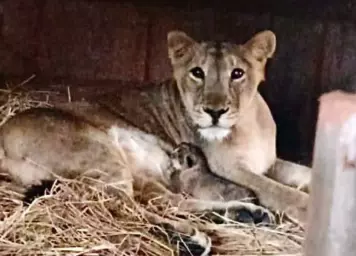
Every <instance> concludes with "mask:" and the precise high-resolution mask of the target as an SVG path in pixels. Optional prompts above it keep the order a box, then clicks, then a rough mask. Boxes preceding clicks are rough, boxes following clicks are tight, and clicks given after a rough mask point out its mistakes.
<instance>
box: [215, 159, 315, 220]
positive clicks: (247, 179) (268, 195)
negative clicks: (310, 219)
mask: <svg viewBox="0 0 356 256" xmlns="http://www.w3.org/2000/svg"><path fill="white" fill-rule="evenodd" d="M218 175H219V176H220V177H222V178H224V179H227V180H230V181H232V182H234V183H236V184H239V185H241V186H244V187H247V188H249V189H251V190H253V191H254V192H255V194H256V196H257V198H258V199H259V201H260V203H261V204H262V205H264V206H266V207H268V208H269V209H272V210H273V211H283V212H285V213H287V214H288V215H289V216H290V217H293V218H296V219H298V220H300V221H302V222H304V221H305V220H306V214H307V206H308V198H309V196H308V194H306V193H304V192H302V191H299V190H297V189H294V188H292V187H289V186H286V185H283V184H282V183H279V182H277V181H275V180H273V179H270V178H268V177H266V176H263V175H258V174H255V173H253V172H252V171H251V170H248V169H247V168H245V167H244V166H243V165H240V166H236V169H235V170H234V171H231V172H220V173H219V174H218Z"/></svg>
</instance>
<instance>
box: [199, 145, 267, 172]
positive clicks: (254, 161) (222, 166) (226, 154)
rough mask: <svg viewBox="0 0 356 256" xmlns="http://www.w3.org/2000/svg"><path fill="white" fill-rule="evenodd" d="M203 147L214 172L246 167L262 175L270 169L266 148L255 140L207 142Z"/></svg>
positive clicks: (231, 170)
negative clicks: (225, 142)
mask: <svg viewBox="0 0 356 256" xmlns="http://www.w3.org/2000/svg"><path fill="white" fill-rule="evenodd" d="M202 149H203V151H204V154H205V155H206V158H207V160H208V163H209V167H210V169H211V170H212V171H213V172H214V173H217V174H219V173H227V172H233V171H237V170H238V168H244V169H247V170H249V171H252V172H254V173H256V174H259V175H262V174H265V172H266V171H267V169H268V163H267V162H268V161H267V158H266V154H265V151H266V148H265V147H264V145H262V144H260V143H255V141H253V140H252V141H248V142H244V143H228V144H224V143H205V144H204V145H202Z"/></svg>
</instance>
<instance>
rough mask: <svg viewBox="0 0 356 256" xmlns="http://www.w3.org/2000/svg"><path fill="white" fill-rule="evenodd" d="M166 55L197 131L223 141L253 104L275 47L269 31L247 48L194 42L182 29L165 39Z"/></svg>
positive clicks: (246, 46)
mask: <svg viewBox="0 0 356 256" xmlns="http://www.w3.org/2000/svg"><path fill="white" fill-rule="evenodd" d="M167 44H168V54H169V59H170V61H171V64H172V67H173V75H174V78H175V80H176V82H177V85H178V88H179V91H180V94H181V98H182V101H183V104H184V105H185V107H186V109H187V112H188V114H189V115H190V117H191V118H192V120H193V122H194V125H196V127H197V129H198V131H199V133H200V134H201V136H202V137H204V138H205V139H207V140H210V141H211V140H222V139H223V138H225V137H227V136H228V135H229V134H230V132H231V129H232V128H233V126H234V125H237V124H238V123H239V119H240V117H241V116H242V115H243V113H244V111H245V110H246V109H248V108H249V107H250V104H253V102H254V101H253V99H254V97H256V94H257V87H258V85H259V84H260V83H261V81H263V80H264V77H265V74H264V72H265V65H266V62H267V59H269V58H271V57H272V55H273V54H274V52H275V49H276V37H275V35H274V33H273V32H271V31H268V30H267V31H263V32H260V33H258V34H256V35H255V36H254V37H252V38H251V39H250V40H248V41H247V42H246V43H245V44H241V45H238V44H232V43H228V42H196V41H195V40H194V39H192V38H191V37H189V36H188V35H187V34H186V33H184V32H182V31H171V32H169V33H168V36H167Z"/></svg>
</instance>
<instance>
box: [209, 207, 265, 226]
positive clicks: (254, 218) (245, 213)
mask: <svg viewBox="0 0 356 256" xmlns="http://www.w3.org/2000/svg"><path fill="white" fill-rule="evenodd" d="M215 212H216V213H217V214H214V213H206V214H204V217H205V218H206V219H208V220H210V221H212V222H214V223H216V224H223V223H224V222H225V218H228V219H231V220H233V221H237V222H240V223H254V224H260V223H261V224H262V223H263V224H270V223H272V220H271V219H270V217H269V215H268V213H267V212H265V211H261V210H260V209H258V210H256V211H253V212H251V211H250V210H248V209H238V210H234V209H230V210H229V211H228V212H226V211H215ZM219 215H220V216H221V217H220V216H219ZM223 216H225V218H224V217H223Z"/></svg>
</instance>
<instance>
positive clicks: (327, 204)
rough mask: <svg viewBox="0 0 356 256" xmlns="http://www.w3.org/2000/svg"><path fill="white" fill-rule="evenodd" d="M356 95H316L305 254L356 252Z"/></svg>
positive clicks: (325, 255)
mask: <svg viewBox="0 0 356 256" xmlns="http://www.w3.org/2000/svg"><path fill="white" fill-rule="evenodd" d="M355 219H356V95H355V94H347V93H342V92H339V91H335V92H331V93H327V94H325V95H323V96H322V97H321V99H320V107H319V117H318V123H317V130H316V138H315V145H314V159H313V174H312V183H311V191H310V197H309V206H308V224H307V231H306V240H305V244H304V245H305V248H304V249H305V250H304V255H305V256H346V255H350V256H351V255H356V221H355Z"/></svg>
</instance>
